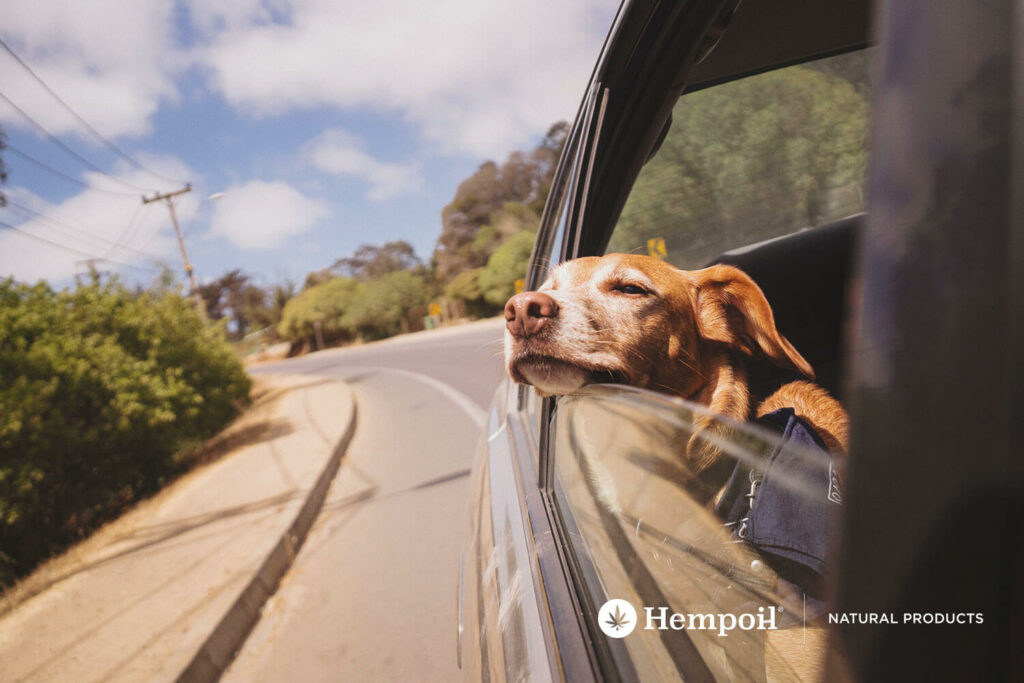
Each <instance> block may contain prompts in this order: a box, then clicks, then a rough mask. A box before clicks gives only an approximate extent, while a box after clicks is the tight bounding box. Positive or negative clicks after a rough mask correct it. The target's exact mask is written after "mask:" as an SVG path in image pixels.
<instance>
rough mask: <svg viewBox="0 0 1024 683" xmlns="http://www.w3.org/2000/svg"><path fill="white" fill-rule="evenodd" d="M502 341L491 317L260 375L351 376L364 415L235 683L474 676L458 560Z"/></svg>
mask: <svg viewBox="0 0 1024 683" xmlns="http://www.w3.org/2000/svg"><path fill="white" fill-rule="evenodd" d="M501 333H502V324H501V321H490V322H484V323H477V324H473V325H467V326H464V327H463V328H453V329H445V330H440V331H437V332H431V333H425V334H419V335H410V336H407V337H403V338H398V339H395V340H389V341H387V342H383V343H379V344H371V345H366V346H361V347H355V348H351V349H339V350H331V351H325V352H321V353H316V354H311V355H309V356H305V357H303V358H297V359H293V360H289V361H283V362H280V363H274V364H268V365H264V366H260V367H259V369H258V371H257V372H288V373H303V374H313V375H321V376H330V377H339V378H342V379H345V380H347V381H348V382H349V383H350V384H351V386H352V389H353V390H354V391H355V394H356V400H357V405H358V416H357V423H356V432H355V437H354V439H353V441H352V443H351V444H350V446H349V449H348V452H347V453H346V455H345V459H344V460H343V462H342V465H341V469H340V471H339V473H338V476H337V477H336V478H335V481H334V482H333V484H332V487H331V490H330V492H329V493H328V496H327V500H326V502H325V504H324V508H323V511H322V512H321V514H320V516H319V518H318V520H317V522H316V524H315V526H314V528H313V530H312V531H311V533H310V535H309V538H308V539H307V541H306V543H305V545H304V546H303V547H302V549H301V550H300V552H299V555H298V556H297V558H296V561H295V564H294V565H293V567H292V569H291V570H290V571H289V573H288V575H287V576H286V578H285V580H284V581H283V583H282V586H281V588H280V589H279V590H278V592H277V594H276V595H274V596H273V597H272V598H271V600H270V601H269V602H268V603H267V606H266V608H265V610H264V613H263V615H262V617H261V619H260V621H259V622H258V623H257V625H256V628H255V629H254V630H253V632H252V633H251V634H250V635H249V638H248V640H247V641H246V644H245V646H244V647H243V649H242V651H241V652H240V653H239V656H238V658H237V659H236V660H235V662H234V664H233V665H232V666H231V668H230V669H229V670H228V672H227V674H226V676H225V680H229V681H279V680H302V681H318V680H324V681H327V680H330V681H336V680H366V681H371V680H408V681H448V680H456V679H459V678H461V673H460V672H459V670H458V668H457V665H456V661H455V628H456V624H455V592H456V577H457V572H458V569H457V568H458V557H459V554H460V552H461V551H462V547H463V544H464V542H465V540H466V536H467V530H468V498H469V476H468V474H469V467H470V464H471V460H472V456H473V453H474V452H475V449H476V447H477V443H478V440H479V439H480V435H481V428H482V426H483V418H484V414H485V412H484V409H485V408H486V406H487V405H488V404H489V403H490V399H491V396H492V395H493V393H494V390H495V388H496V386H497V383H498V381H499V379H500V377H501V373H502V368H501V356H500V354H501Z"/></svg>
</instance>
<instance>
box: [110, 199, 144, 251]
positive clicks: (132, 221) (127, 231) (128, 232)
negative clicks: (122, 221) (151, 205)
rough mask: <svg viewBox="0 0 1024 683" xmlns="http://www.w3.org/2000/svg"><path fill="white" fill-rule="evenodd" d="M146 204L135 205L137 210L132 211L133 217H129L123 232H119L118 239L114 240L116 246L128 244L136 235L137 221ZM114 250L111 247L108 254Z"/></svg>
mask: <svg viewBox="0 0 1024 683" xmlns="http://www.w3.org/2000/svg"><path fill="white" fill-rule="evenodd" d="M144 206H145V204H136V205H135V211H133V212H132V217H131V218H129V219H128V225H126V226H124V229H123V230H121V234H119V235H118V236H117V239H116V240H114V245H115V246H119V245H121V244H127V243H128V242H129V240H131V238H132V237H134V236H135V228H136V226H137V223H136V221H137V220H138V219H139V215H140V214H141V213H142V209H143V207H144ZM112 251H113V248H111V250H110V251H107V254H106V255H107V256H109V255H110V253H111V252H112Z"/></svg>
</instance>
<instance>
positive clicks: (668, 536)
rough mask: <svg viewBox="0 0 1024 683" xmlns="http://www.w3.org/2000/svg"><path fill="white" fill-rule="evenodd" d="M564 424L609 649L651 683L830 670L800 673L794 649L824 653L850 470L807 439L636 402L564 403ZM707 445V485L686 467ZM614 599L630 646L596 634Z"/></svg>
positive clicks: (562, 502) (587, 567) (565, 459)
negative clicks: (830, 562)
mask: <svg viewBox="0 0 1024 683" xmlns="http://www.w3.org/2000/svg"><path fill="white" fill-rule="evenodd" d="M787 419H788V418H787ZM556 420H557V422H556V425H555V435H554V438H553V445H554V454H555V468H556V472H557V482H558V484H557V490H556V500H557V501H558V507H559V509H560V511H561V513H562V517H563V520H564V522H565V524H566V527H567V528H568V534H567V538H568V539H569V544H570V546H571V550H572V552H574V553H575V558H576V560H577V561H578V565H579V566H580V567H581V570H580V572H579V574H580V578H581V581H582V583H583V584H584V586H583V589H584V592H585V593H587V594H588V597H589V600H590V605H591V609H589V610H587V611H589V614H588V618H589V619H590V621H591V626H592V628H593V629H594V630H595V631H597V632H596V633H595V638H596V639H598V640H599V641H603V642H605V643H608V644H610V645H611V646H614V648H619V649H620V650H621V649H622V648H625V650H626V651H627V654H626V658H627V659H628V660H629V662H630V666H632V667H635V668H636V670H637V673H638V674H639V678H640V680H664V679H666V678H671V679H674V678H676V677H677V676H682V677H683V678H686V677H688V676H691V675H695V674H700V673H703V674H707V673H708V672H710V674H711V675H713V676H714V677H715V678H716V679H718V680H765V679H766V678H768V679H772V678H773V677H774V676H785V677H786V679H787V680H792V679H800V678H801V677H804V676H806V675H808V672H809V671H810V672H813V671H816V670H817V667H818V666H820V663H821V658H820V657H807V656H806V651H802V650H801V652H802V657H801V658H800V659H799V661H793V658H792V655H791V654H789V648H788V647H787V645H792V643H793V642H794V640H799V641H800V642H801V643H802V644H803V643H806V642H807V639H808V638H810V639H811V640H813V641H815V643H816V644H817V645H820V646H822V647H823V646H824V629H823V628H822V618H823V617H822V611H823V606H824V602H823V600H824V594H825V587H824V585H823V581H822V576H824V573H825V568H824V564H823V561H824V551H823V548H824V547H825V546H826V545H827V539H826V535H827V533H828V523H829V519H830V517H831V516H832V515H834V514H835V513H836V512H837V511H838V510H839V506H840V502H841V497H840V496H841V494H840V491H839V483H838V482H839V481H840V471H841V461H838V459H837V458H833V457H832V456H830V455H829V454H828V452H827V451H824V450H821V449H814V448H805V445H804V444H802V443H798V442H797V441H794V437H793V436H792V434H794V433H795V427H787V428H786V429H784V430H782V431H771V430H766V429H763V428H761V427H752V426H750V425H741V424H735V423H730V422H728V421H725V420H723V419H720V418H715V417H714V416H713V415H712V414H711V413H709V412H708V411H707V410H706V409H704V408H703V407H701V406H698V405H696V404H692V403H688V402H684V401H682V400H680V399H674V398H669V397H666V396H664V395H662V394H654V393H651V392H647V391H644V390H638V389H627V388H622V387H611V386H596V387H590V388H588V389H586V390H584V391H583V392H582V393H581V394H580V395H576V396H571V397H564V398H561V399H559V401H558V410H557V418H556ZM695 435H696V436H695ZM705 447H707V448H713V449H715V451H716V452H717V456H716V457H717V458H718V463H719V464H718V465H716V466H715V468H714V470H713V473H712V470H706V471H705V472H703V473H700V474H698V473H697V472H695V471H694V469H693V468H691V467H688V465H687V463H688V462H690V460H688V457H689V454H691V453H692V452H693V449H695V448H705ZM744 505H746V506H747V507H746V508H745V509H744V508H743V506H744ZM737 506H739V507H737ZM611 598H619V599H624V600H626V601H627V602H628V603H629V604H630V605H632V606H633V607H634V609H635V610H636V613H637V621H636V624H635V630H633V632H632V633H631V635H630V636H629V637H628V638H624V639H622V640H616V639H612V638H605V636H603V635H602V632H600V631H598V629H600V624H599V623H597V619H598V610H599V608H600V607H601V605H602V604H603V603H604V602H605V601H606V600H609V599H611ZM648 610H652V612H651V614H652V615H653V622H652V621H651V618H650V617H648ZM672 615H682V616H680V617H672ZM745 615H746V616H745ZM805 615H806V622H805V621H804V616H805ZM672 619H676V622H673V621H672ZM673 623H675V625H676V626H680V625H681V627H680V628H664V629H658V628H657V627H658V626H660V625H669V626H671V625H672V624H673ZM652 624H653V626H654V627H655V628H648V626H651V625H652ZM805 625H806V627H805ZM626 627H627V628H628V627H629V625H628V624H627V625H626ZM814 652H815V654H820V653H821V651H819V650H815V651H814Z"/></svg>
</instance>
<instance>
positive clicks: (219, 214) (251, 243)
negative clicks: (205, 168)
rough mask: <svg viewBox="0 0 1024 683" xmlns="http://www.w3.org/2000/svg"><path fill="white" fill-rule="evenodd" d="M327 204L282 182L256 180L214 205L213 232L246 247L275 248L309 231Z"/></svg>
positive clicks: (236, 189)
mask: <svg viewBox="0 0 1024 683" xmlns="http://www.w3.org/2000/svg"><path fill="white" fill-rule="evenodd" d="M327 213H328V211H327V206H326V205H325V204H324V203H323V202H321V201H319V200H316V199H312V198H310V197H307V196H305V195H303V194H302V193H301V192H299V191H298V190H296V189H295V188H293V187H292V186H291V185H289V184H288V183H285V182H281V181H274V182H268V181H265V180H253V181H250V182H247V183H245V184H243V185H236V186H234V187H230V188H228V189H227V190H225V191H224V197H223V198H222V199H219V200H218V201H217V203H216V204H215V205H214V209H213V217H212V218H211V221H210V224H211V234H212V235H216V236H220V237H224V238H225V239H227V240H228V241H230V242H231V243H232V244H234V245H236V246H238V247H241V248H243V249H260V250H266V249H272V248H274V247H276V246H278V245H280V244H283V243H284V242H285V241H286V240H288V239H289V238H291V237H295V236H297V235H300V234H302V233H303V232H306V231H307V230H309V229H310V228H311V227H313V225H315V224H316V222H317V221H319V220H321V219H322V218H324V217H325V216H326V215H327Z"/></svg>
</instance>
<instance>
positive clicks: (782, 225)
mask: <svg viewBox="0 0 1024 683" xmlns="http://www.w3.org/2000/svg"><path fill="white" fill-rule="evenodd" d="M869 53H870V51H869V50H861V51H857V52H851V53H847V54H843V55H839V56H835V57H830V58H826V59H821V60H817V61H813V62H808V63H804V64H799V65H796V66H790V67H786V68H783V69H777V70H775V71H770V72H767V73H762V74H758V75H755V76H750V77H747V78H742V79H739V80H735V81H731V82H728V83H724V84H721V85H717V86H714V87H710V88H706V89H703V90H699V91H697V92H693V93H689V94H686V95H683V96H682V97H681V98H680V99H679V101H678V103H677V104H676V106H675V107H674V109H673V112H672V122H671V127H670V129H669V131H668V133H667V135H666V136H665V138H664V141H663V143H662V144H661V147H660V149H659V150H658V152H657V154H656V155H655V156H654V157H653V158H652V159H651V160H650V161H649V162H648V163H647V165H646V166H645V167H644V169H643V170H642V171H641V173H640V175H639V176H638V178H637V180H636V183H635V184H634V186H633V189H632V191H631V193H630V195H629V198H628V199H627V202H626V205H625V207H624V208H623V211H622V214H621V216H620V218H619V220H618V223H617V224H616V227H615V229H614V232H613V233H612V236H611V240H610V243H609V246H608V248H607V252H609V253H610V252H627V253H644V254H650V255H654V256H660V257H662V258H666V259H667V260H668V261H669V262H670V263H672V264H673V265H676V266H678V267H681V268H688V269H692V268H699V267H701V266H703V265H706V264H707V263H708V261H710V260H711V259H712V258H714V257H716V256H718V255H719V254H721V253H723V252H725V251H728V250H730V249H733V248H736V247H741V246H747V245H751V244H753V243H756V242H760V241H763V240H766V239H770V238H773V237H778V236H781V235H786V234H789V233H792V232H796V231H798V230H803V229H806V228H812V227H816V226H821V225H826V224H829V223H832V222H834V221H836V220H838V219H840V218H843V217H846V216H850V215H852V214H856V213H860V212H861V211H863V209H864V177H865V173H866V169H867V160H868V147H867V141H868V118H869V99H870V81H869V56H870V54H869Z"/></svg>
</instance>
